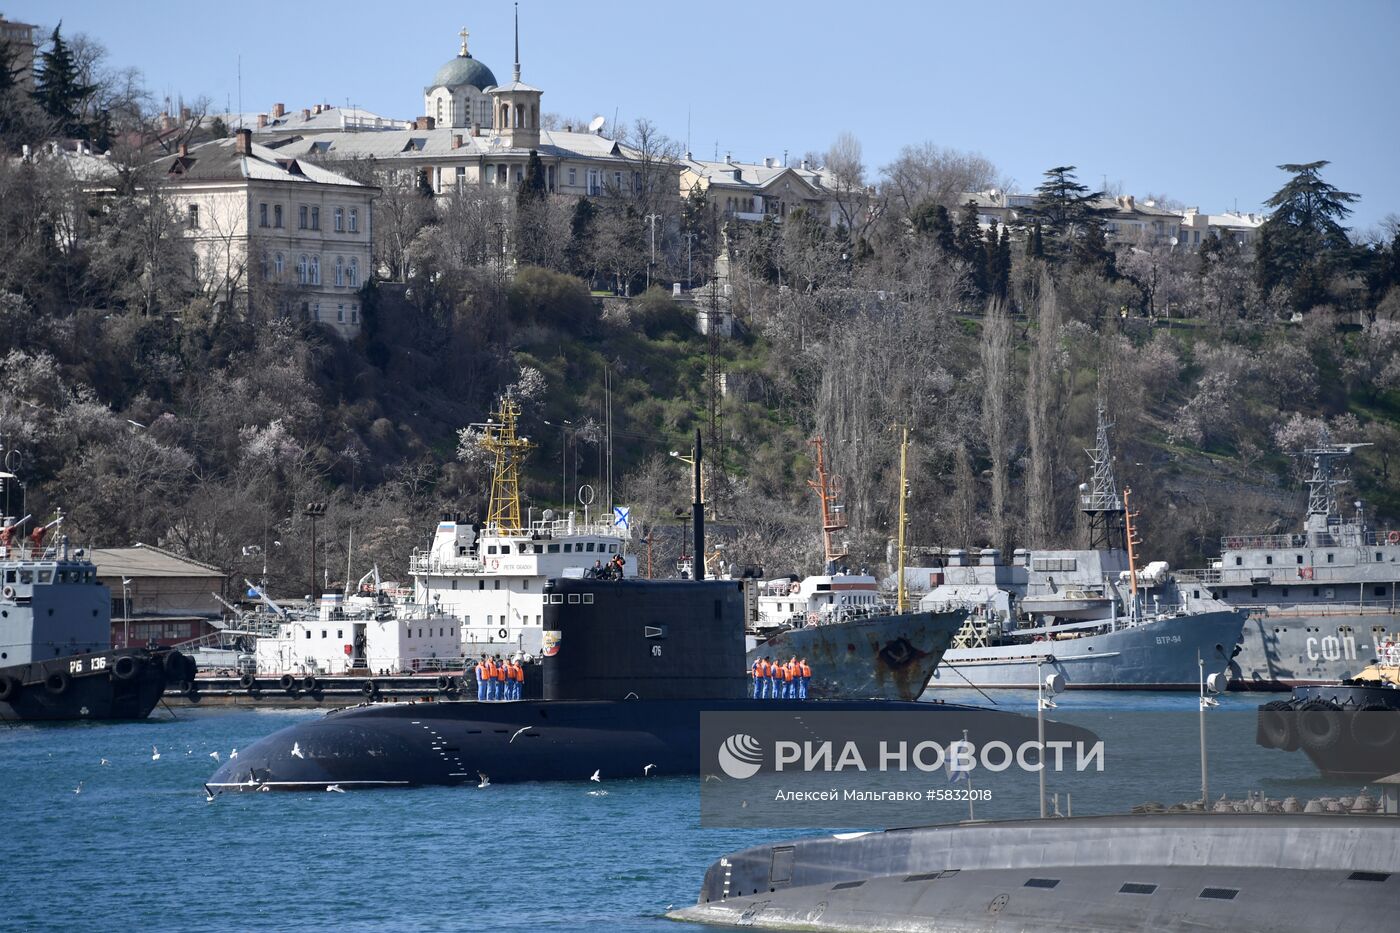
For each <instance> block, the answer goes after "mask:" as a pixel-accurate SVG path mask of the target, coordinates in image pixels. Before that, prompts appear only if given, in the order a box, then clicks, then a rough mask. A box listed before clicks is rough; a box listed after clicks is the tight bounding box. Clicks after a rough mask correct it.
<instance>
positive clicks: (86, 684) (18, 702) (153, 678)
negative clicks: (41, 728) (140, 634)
mask: <svg viewBox="0 0 1400 933" xmlns="http://www.w3.org/2000/svg"><path fill="white" fill-rule="evenodd" d="M193 674H194V665H193V661H192V660H191V659H189V658H187V657H185V656H184V655H183V654H181V653H180V652H178V651H172V650H168V649H166V650H157V651H150V650H147V649H144V648H123V649H117V650H113V651H100V652H94V653H92V654H78V655H70V656H68V657H62V658H53V659H51V660H47V661H36V662H34V663H32V664H19V665H12V666H10V667H5V668H0V696H3V699H0V719H4V720H8V721H10V722H63V721H71V720H97V721H102V720H122V719H145V718H146V717H147V716H149V715H150V714H151V710H153V709H155V706H156V704H157V703H159V702H160V698H161V694H162V693H164V692H165V687H166V684H167V683H168V682H172V681H177V680H178V681H186V682H187V681H189V680H192V679H193Z"/></svg>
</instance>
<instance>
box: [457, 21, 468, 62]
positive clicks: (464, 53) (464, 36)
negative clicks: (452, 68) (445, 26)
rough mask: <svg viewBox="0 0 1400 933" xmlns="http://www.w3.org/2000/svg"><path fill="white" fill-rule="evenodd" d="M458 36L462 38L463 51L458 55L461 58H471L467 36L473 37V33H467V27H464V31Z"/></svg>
mask: <svg viewBox="0 0 1400 933" xmlns="http://www.w3.org/2000/svg"><path fill="white" fill-rule="evenodd" d="M457 35H459V36H461V37H462V51H460V52H458V53H457V55H458V56H459V57H461V58H471V53H470V52H468V51H467V36H469V35H471V33H469V32H467V27H466V26H463V27H462V31H461V32H459V33H457Z"/></svg>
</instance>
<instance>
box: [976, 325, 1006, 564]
mask: <svg viewBox="0 0 1400 933" xmlns="http://www.w3.org/2000/svg"><path fill="white" fill-rule="evenodd" d="M981 357H982V422H983V425H984V426H985V430H986V442H987V452H988V454H989V455H990V456H991V460H992V521H991V525H992V527H991V534H992V544H993V545H994V546H995V547H999V548H1001V549H1002V550H1003V551H1005V550H1006V549H1007V548H1008V547H1009V545H1010V541H1011V536H1010V522H1009V516H1008V515H1007V507H1008V504H1009V503H1008V501H1007V500H1008V497H1009V491H1010V488H1011V485H1010V476H1009V475H1008V471H1009V470H1010V459H1011V449H1010V448H1011V430H1010V407H1011V318H1010V316H1009V315H1008V314H1007V313H1006V307H1005V305H1003V304H1002V302H1000V301H993V302H992V303H991V304H990V305H989V306H988V308H987V315H986V317H985V318H984V319H983V321H982V347H981Z"/></svg>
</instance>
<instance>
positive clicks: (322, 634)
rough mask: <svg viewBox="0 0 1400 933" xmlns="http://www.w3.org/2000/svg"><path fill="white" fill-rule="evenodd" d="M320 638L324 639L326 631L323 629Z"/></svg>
mask: <svg viewBox="0 0 1400 933" xmlns="http://www.w3.org/2000/svg"><path fill="white" fill-rule="evenodd" d="M321 637H322V638H325V637H326V630H325V629H321Z"/></svg>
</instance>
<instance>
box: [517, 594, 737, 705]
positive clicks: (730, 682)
mask: <svg viewBox="0 0 1400 933" xmlns="http://www.w3.org/2000/svg"><path fill="white" fill-rule="evenodd" d="M544 592H545V605H544V658H543V671H542V675H541V679H542V682H543V688H544V698H545V699H546V700H623V699H644V700H657V699H666V700H675V699H704V700H708V699H738V698H742V697H744V696H746V695H747V693H748V680H747V673H746V670H745V666H746V661H745V650H744V592H743V584H742V583H741V582H739V581H731V580H715V581H698V580H696V581H690V580H686V581H674V582H673V581H653V580H574V579H558V580H550V581H549V582H548V583H546V584H545V589H544Z"/></svg>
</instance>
